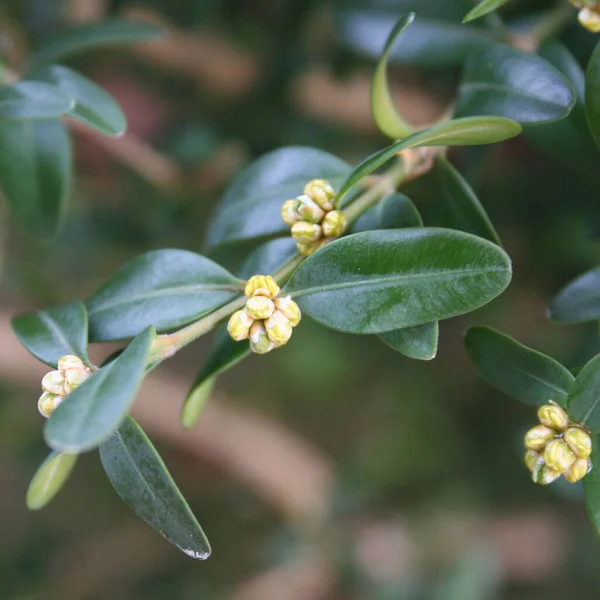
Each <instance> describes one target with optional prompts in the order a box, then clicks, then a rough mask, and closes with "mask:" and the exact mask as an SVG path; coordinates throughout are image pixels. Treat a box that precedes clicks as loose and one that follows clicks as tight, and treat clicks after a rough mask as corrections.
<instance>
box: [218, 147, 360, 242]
mask: <svg viewBox="0 0 600 600" xmlns="http://www.w3.org/2000/svg"><path fill="white" fill-rule="evenodd" d="M349 173H350V167H349V166H348V164H346V163H345V162H344V161H342V160H340V159H339V158H337V157H335V156H333V155H331V154H328V153H327V152H323V151H321V150H317V149H315V148H303V147H300V146H298V147H296V146H290V147H288V148H280V149H279V150H275V151H274V152H270V153H269V154H266V155H265V156H263V157H262V158H260V159H258V160H257V161H256V162H254V163H253V164H251V165H250V166H249V167H247V168H246V169H244V170H243V171H242V172H241V173H240V174H239V175H238V176H237V177H236V178H235V180H234V181H233V183H232V184H231V186H230V187H229V189H228V190H227V192H226V193H225V196H223V199H222V200H221V202H220V203H219V206H218V207H217V212H216V214H215V216H214V218H213V220H212V223H211V224H210V227H209V230H208V237H207V242H206V244H207V247H209V248H214V247H216V246H219V245H221V244H225V243H229V242H238V241H241V240H247V239H251V238H257V237H264V236H267V235H273V234H276V233H287V232H289V227H288V226H287V225H286V224H285V223H284V222H283V221H282V219H281V206H282V204H283V203H284V202H285V201H286V200H289V199H290V198H295V197H296V196H299V195H300V194H302V190H303V189H304V186H305V185H306V184H307V183H308V182H309V181H310V180H311V179H326V180H327V181H329V182H330V183H331V185H332V186H333V187H334V188H338V187H339V186H340V185H341V183H342V182H343V181H344V179H345V178H346V177H347V176H348V174H349Z"/></svg>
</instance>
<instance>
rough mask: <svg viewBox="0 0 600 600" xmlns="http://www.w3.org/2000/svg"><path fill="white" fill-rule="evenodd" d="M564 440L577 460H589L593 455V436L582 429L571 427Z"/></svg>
mask: <svg viewBox="0 0 600 600" xmlns="http://www.w3.org/2000/svg"><path fill="white" fill-rule="evenodd" d="M563 437H564V440H565V442H566V443H567V444H568V446H569V448H571V450H573V452H574V453H575V456H577V458H589V456H590V454H591V453H592V436H591V435H590V434H589V433H588V432H587V431H585V430H584V429H582V428H581V427H569V428H568V429H567V430H566V431H565V434H564V436H563Z"/></svg>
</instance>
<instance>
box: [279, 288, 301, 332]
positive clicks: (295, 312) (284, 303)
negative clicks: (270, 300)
mask: <svg viewBox="0 0 600 600" xmlns="http://www.w3.org/2000/svg"><path fill="white" fill-rule="evenodd" d="M275 308H276V309H277V310H278V311H279V312H282V313H283V314H284V315H285V316H286V317H287V318H288V319H289V321H290V323H291V324H292V327H296V325H298V323H300V319H301V318H302V313H301V312H300V307H299V306H298V305H297V304H296V303H295V302H294V301H293V300H292V297H291V296H286V297H285V298H276V299H275Z"/></svg>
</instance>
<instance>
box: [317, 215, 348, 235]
mask: <svg viewBox="0 0 600 600" xmlns="http://www.w3.org/2000/svg"><path fill="white" fill-rule="evenodd" d="M321 227H322V228H323V235H324V236H325V237H328V238H338V237H340V236H341V235H342V234H343V233H344V231H346V227H348V220H347V219H346V215H345V214H344V213H343V212H342V211H341V210H332V211H331V212H329V213H327V214H326V215H325V218H324V219H323V223H321Z"/></svg>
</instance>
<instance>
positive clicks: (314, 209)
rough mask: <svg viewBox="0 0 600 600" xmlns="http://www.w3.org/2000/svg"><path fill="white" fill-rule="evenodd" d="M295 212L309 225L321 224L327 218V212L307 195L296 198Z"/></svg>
mask: <svg viewBox="0 0 600 600" xmlns="http://www.w3.org/2000/svg"><path fill="white" fill-rule="evenodd" d="M294 210H295V211H296V213H297V214H299V215H300V217H301V219H302V220H303V221H306V222H307V223H320V222H321V221H322V220H323V217H324V216H325V211H324V210H323V209H322V208H321V207H320V206H319V205H318V204H317V203H316V202H313V201H312V200H311V199H310V198H309V197H308V196H307V195H304V196H298V198H296V200H295V201H294Z"/></svg>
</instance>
